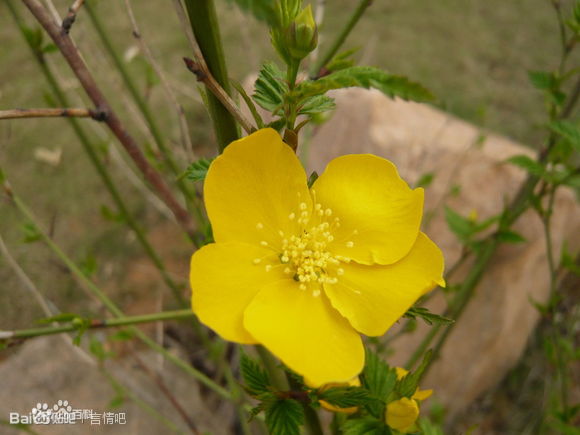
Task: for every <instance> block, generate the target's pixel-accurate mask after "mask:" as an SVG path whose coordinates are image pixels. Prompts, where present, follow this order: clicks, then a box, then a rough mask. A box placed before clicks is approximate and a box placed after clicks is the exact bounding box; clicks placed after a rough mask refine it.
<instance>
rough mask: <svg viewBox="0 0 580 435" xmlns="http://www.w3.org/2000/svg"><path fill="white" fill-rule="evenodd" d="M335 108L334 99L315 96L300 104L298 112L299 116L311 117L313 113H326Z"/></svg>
mask: <svg viewBox="0 0 580 435" xmlns="http://www.w3.org/2000/svg"><path fill="white" fill-rule="evenodd" d="M335 107H336V104H335V103H334V99H333V98H330V97H327V96H326V95H315V96H314V97H309V98H307V99H306V100H304V102H303V103H302V106H301V107H300V109H299V110H298V114H299V115H313V114H315V113H323V112H328V111H329V110H333V109H334V108H335Z"/></svg>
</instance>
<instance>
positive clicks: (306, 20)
mask: <svg viewBox="0 0 580 435" xmlns="http://www.w3.org/2000/svg"><path fill="white" fill-rule="evenodd" d="M286 43H287V45H288V51H289V52H290V55H291V56H292V57H293V58H294V59H297V60H302V59H304V58H305V57H306V56H308V54H309V53H310V52H311V51H312V50H314V49H315V48H316V45H317V44H318V29H317V28H316V23H315V22H314V17H313V16H312V8H311V7H310V5H308V6H307V7H306V8H304V9H303V10H302V12H300V13H299V14H298V16H297V17H296V18H295V19H294V21H293V22H292V24H290V26H289V27H288V28H287V29H286Z"/></svg>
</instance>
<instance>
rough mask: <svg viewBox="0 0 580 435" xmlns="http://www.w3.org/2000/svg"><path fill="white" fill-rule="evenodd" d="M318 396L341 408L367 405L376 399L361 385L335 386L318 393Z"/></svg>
mask: <svg viewBox="0 0 580 435" xmlns="http://www.w3.org/2000/svg"><path fill="white" fill-rule="evenodd" d="M318 398H319V399H322V400H325V401H327V402H328V403H330V404H331V405H334V406H337V407H339V408H350V407H353V406H361V405H366V404H368V403H371V402H373V401H375V400H376V399H375V398H373V397H372V396H371V394H370V393H369V391H368V390H366V389H364V388H361V387H333V388H329V389H328V390H325V391H322V392H319V393H318Z"/></svg>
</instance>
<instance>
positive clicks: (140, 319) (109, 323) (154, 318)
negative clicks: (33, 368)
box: [0, 310, 195, 340]
mask: <svg viewBox="0 0 580 435" xmlns="http://www.w3.org/2000/svg"><path fill="white" fill-rule="evenodd" d="M194 316H195V314H193V312H192V311H191V310H176V311H163V312H161V313H152V314H143V315H140V316H130V317H123V318H117V319H102V320H94V319H83V323H85V322H88V327H87V329H97V328H114V327H119V326H127V325H136V324H139V323H149V322H161V321H166V320H177V319H187V318H191V317H194ZM79 329H83V326H79V325H75V324H69V325H61V326H48V327H44V328H30V329H19V330H16V331H0V340H2V339H8V338H31V337H40V336H42V335H54V334H61V333H63V332H73V331H78V330H79Z"/></svg>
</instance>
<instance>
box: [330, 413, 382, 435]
mask: <svg viewBox="0 0 580 435" xmlns="http://www.w3.org/2000/svg"><path fill="white" fill-rule="evenodd" d="M341 429H342V433H343V434H344V435H390V434H391V430H390V429H389V428H388V426H386V425H385V423H383V422H382V421H381V420H378V419H376V418H373V417H369V416H367V417H363V418H356V419H352V420H347V421H346V422H345V423H344V424H343V425H342V426H341Z"/></svg>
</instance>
